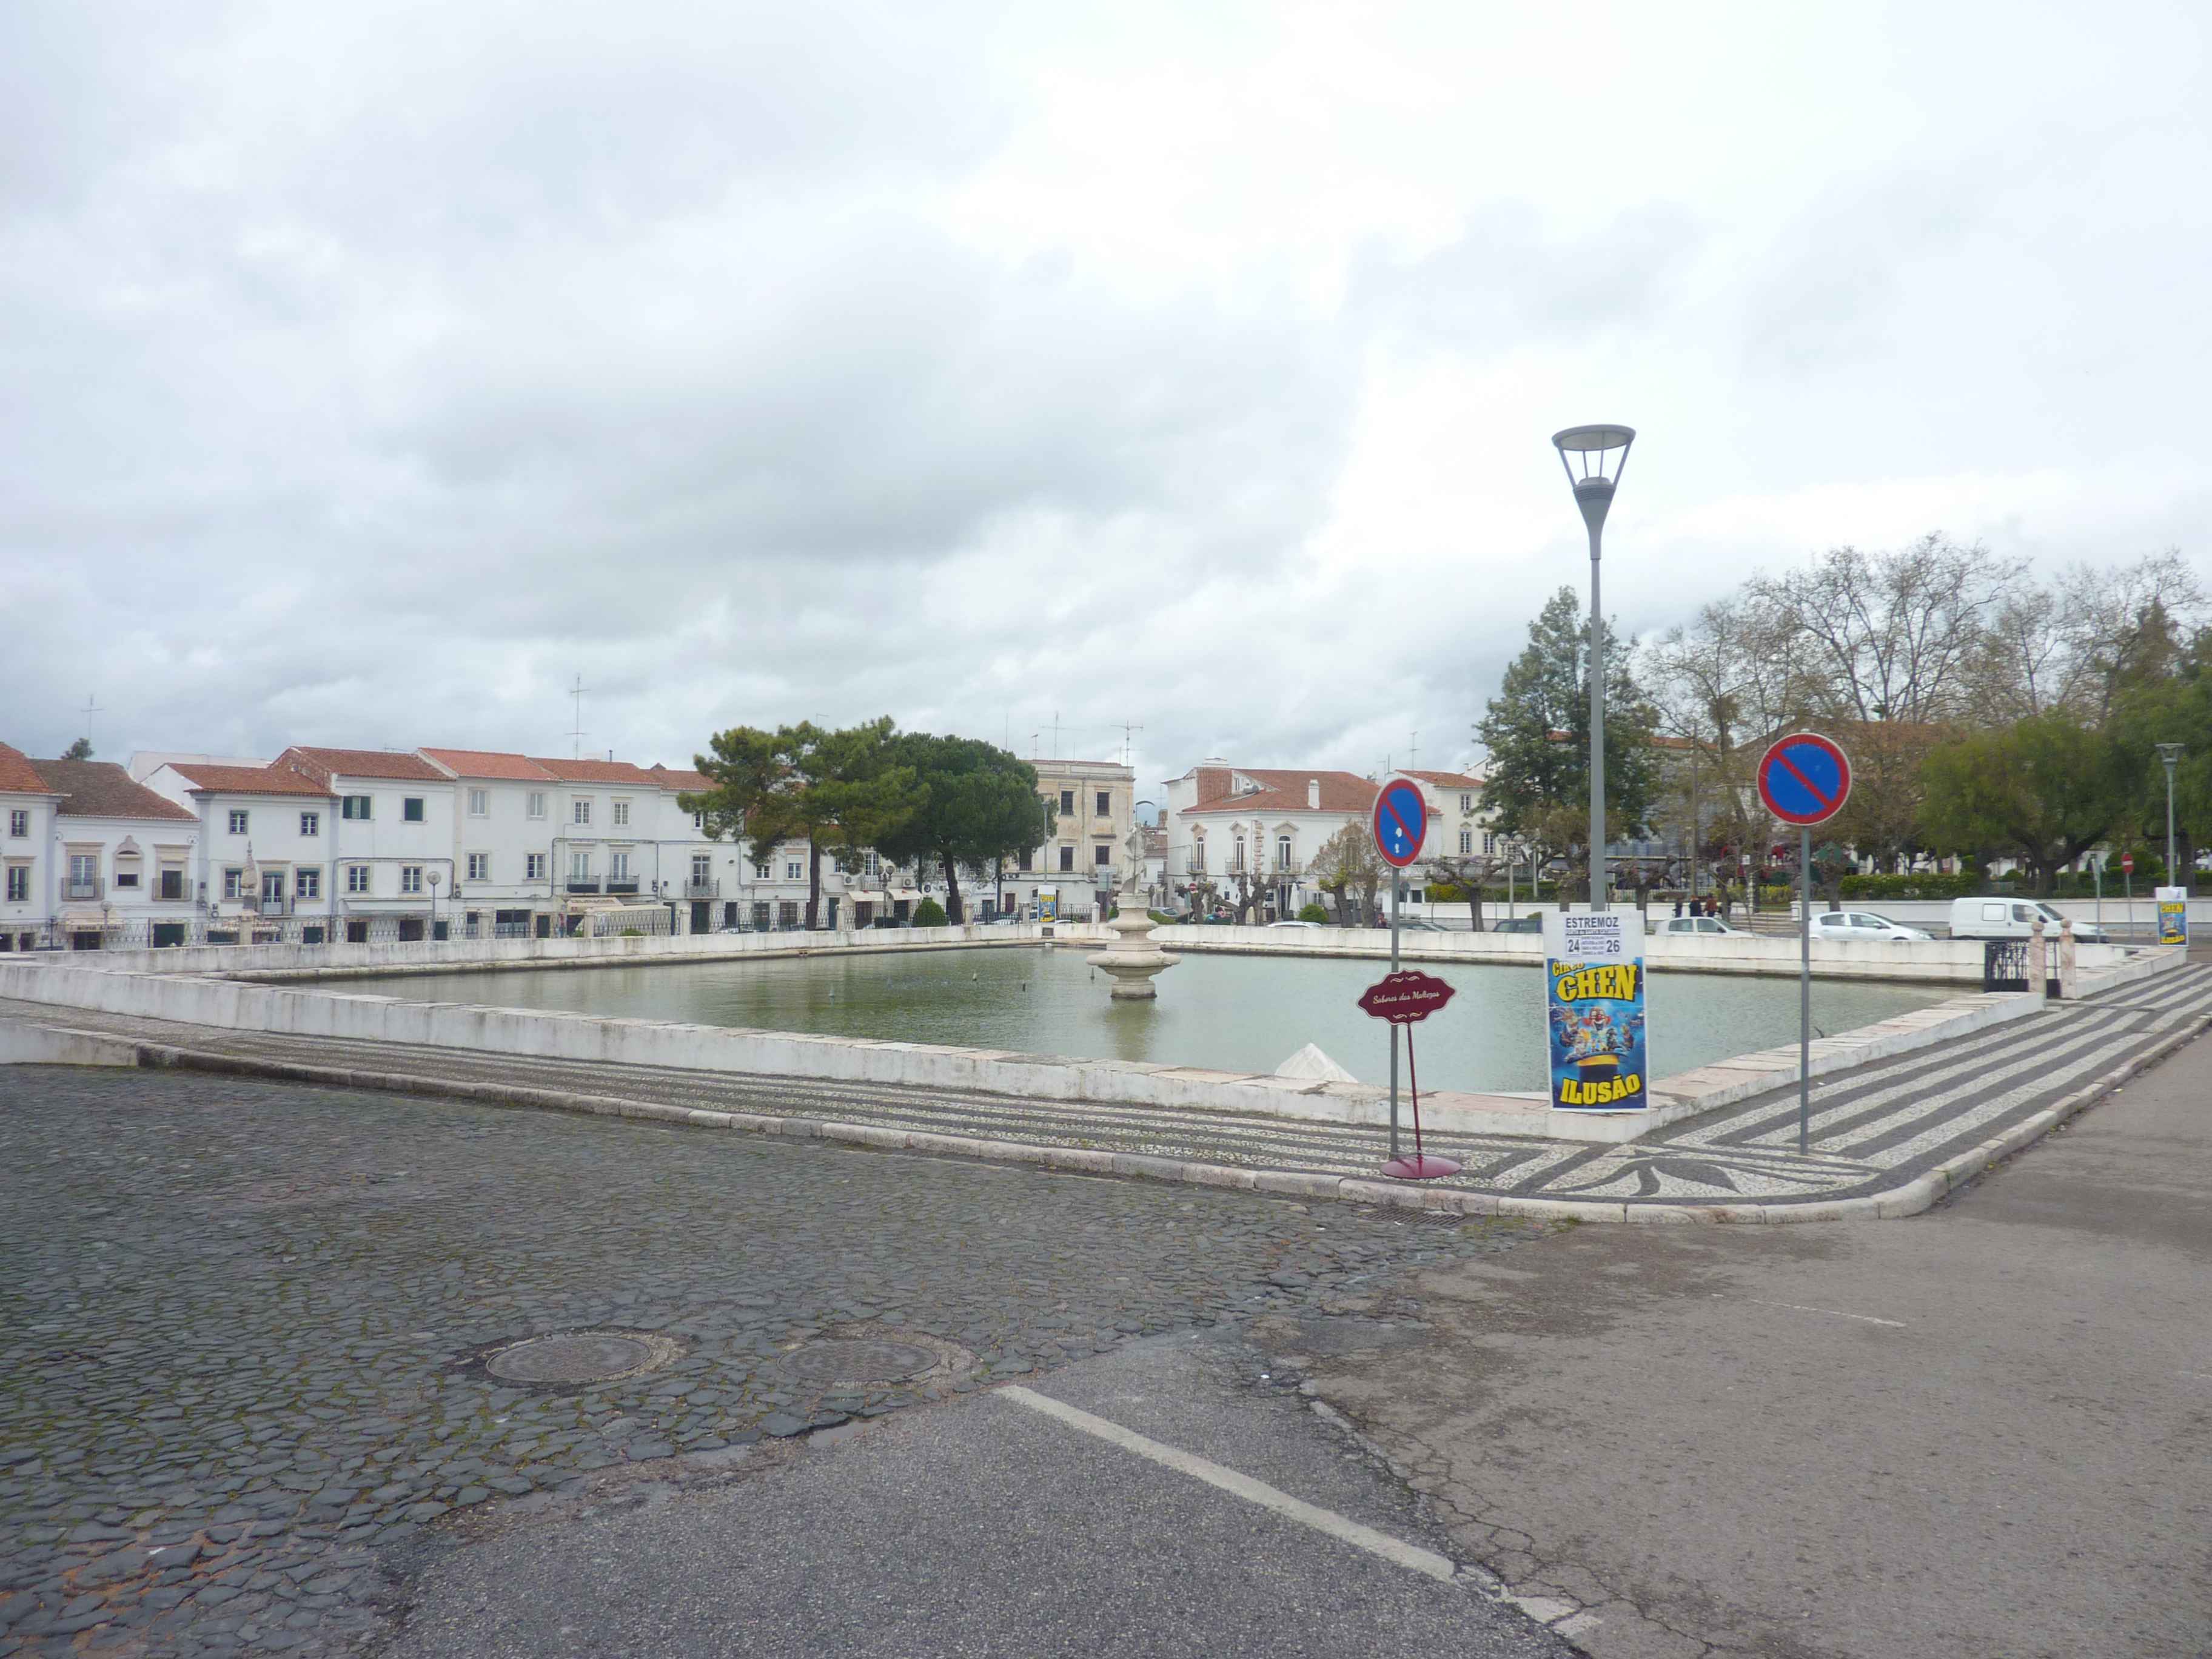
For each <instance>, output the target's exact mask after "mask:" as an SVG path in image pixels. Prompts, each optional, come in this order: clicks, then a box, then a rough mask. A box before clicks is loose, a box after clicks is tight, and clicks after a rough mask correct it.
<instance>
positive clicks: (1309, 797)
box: [1306, 778, 1321, 812]
mask: <svg viewBox="0 0 2212 1659" xmlns="http://www.w3.org/2000/svg"><path fill="white" fill-rule="evenodd" d="M1306 811H1309V812H1318V811H1321V780H1320V779H1319V778H1308V779H1307V780H1306Z"/></svg>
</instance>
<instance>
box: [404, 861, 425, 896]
mask: <svg viewBox="0 0 2212 1659" xmlns="http://www.w3.org/2000/svg"><path fill="white" fill-rule="evenodd" d="M399 890H400V891H401V892H403V893H419V892H421V891H422V866H421V865H419V864H403V865H401V866H399Z"/></svg>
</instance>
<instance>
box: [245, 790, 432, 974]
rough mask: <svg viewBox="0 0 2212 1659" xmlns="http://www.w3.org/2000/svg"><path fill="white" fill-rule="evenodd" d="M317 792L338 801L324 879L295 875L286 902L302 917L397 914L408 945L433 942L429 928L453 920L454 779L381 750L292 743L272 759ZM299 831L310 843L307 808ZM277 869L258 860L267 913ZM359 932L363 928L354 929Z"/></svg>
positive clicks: (326, 842)
mask: <svg viewBox="0 0 2212 1659" xmlns="http://www.w3.org/2000/svg"><path fill="white" fill-rule="evenodd" d="M269 769H270V771H272V772H290V773H292V774H294V775H297V776H299V777H301V778H304V779H306V780H307V781H308V782H310V783H312V784H313V785H315V786H317V787H319V789H321V791H322V792H323V793H325V795H327V796H329V797H330V798H331V799H332V800H333V801H334V802H335V803H336V810H335V811H332V812H331V813H330V815H329V817H328V818H327V820H326V821H325V823H324V824H323V825H322V826H321V835H320V836H319V839H320V841H321V842H322V844H323V850H322V853H321V857H322V859H323V860H324V861H325V873H324V874H320V875H317V876H313V877H308V876H307V872H304V871H302V872H294V874H293V877H292V884H291V890H290V893H289V897H290V898H291V900H292V902H293V904H294V906H295V909H296V910H297V912H298V913H299V914H301V915H308V914H313V913H314V912H315V911H318V910H319V911H322V912H324V913H325V914H327V913H329V911H330V910H331V906H332V902H333V901H335V902H336V904H337V907H338V908H342V909H343V913H344V915H346V916H347V917H348V918H349V919H350V918H360V919H362V920H363V921H369V920H373V919H374V918H375V917H377V916H395V917H397V918H398V921H399V925H398V933H399V937H400V938H401V939H421V938H424V937H426V936H427V933H426V928H425V924H426V923H428V924H435V922H436V921H440V920H441V919H449V918H450V915H451V908H452V900H453V889H454V887H455V885H456V883H455V880H454V871H455V870H456V869H457V868H458V867H459V866H457V864H456V862H455V860H454V857H453V780H452V779H451V778H449V777H447V775H446V774H445V773H444V772H442V771H441V770H440V769H438V768H436V767H435V766H433V765H431V764H430V763H429V762H428V761H426V760H424V759H423V758H422V757H421V756H420V755H413V754H400V753H396V752H393V751H391V750H379V749H320V748H308V747H297V746H295V747H294V748H290V749H287V750H285V751H284V752H283V754H281V755H279V756H277V757H276V759H275V760H274V761H272V762H270V767H269ZM300 833H301V837H302V839H311V838H313V837H311V836H309V826H308V823H307V817H306V816H305V814H304V812H303V814H302V816H301V823H300ZM281 873H282V872H272V869H271V866H270V860H269V859H268V857H267V856H266V855H264V857H263V858H262V860H261V888H260V892H259V897H260V899H261V902H262V909H261V914H262V915H264V916H267V915H285V914H288V913H287V912H285V911H283V910H276V909H274V908H272V901H274V900H276V899H281V898H283V897H285V896H287V895H286V894H285V893H284V892H283V891H282V890H281V889H282V888H283V882H282V880H281V879H280V878H279V877H280V875H281ZM350 931H361V930H357V929H356V930H350Z"/></svg>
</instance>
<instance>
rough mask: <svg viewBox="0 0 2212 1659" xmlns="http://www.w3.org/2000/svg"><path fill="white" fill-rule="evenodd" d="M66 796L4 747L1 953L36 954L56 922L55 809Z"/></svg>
mask: <svg viewBox="0 0 2212 1659" xmlns="http://www.w3.org/2000/svg"><path fill="white" fill-rule="evenodd" d="M60 800H61V795H60V792H58V790H56V789H55V788H54V787H53V786H52V784H50V783H48V782H47V781H46V779H45V778H44V777H42V776H40V774H39V772H38V771H37V769H35V768H33V766H32V765H31V763H30V761H29V760H28V758H27V757H25V755H24V754H23V753H22V751H21V750H17V749H11V748H9V746H8V745H7V744H4V743H0V951H27V950H31V949H33V948H34V947H35V946H36V945H38V943H39V941H40V935H41V933H43V932H44V930H45V928H46V924H47V923H48V922H49V921H51V920H52V917H53V859H52V841H53V825H54V808H55V807H56V806H57V805H59V803H60Z"/></svg>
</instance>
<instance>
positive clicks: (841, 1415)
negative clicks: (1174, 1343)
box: [0, 1066, 1543, 1655]
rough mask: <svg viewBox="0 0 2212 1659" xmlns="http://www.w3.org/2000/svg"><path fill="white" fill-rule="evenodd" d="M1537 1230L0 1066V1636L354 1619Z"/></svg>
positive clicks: (447, 1105)
mask: <svg viewBox="0 0 2212 1659" xmlns="http://www.w3.org/2000/svg"><path fill="white" fill-rule="evenodd" d="M1541 1231H1543V1227H1542V1226H1541V1224H1530V1223H1510V1222H1498V1221H1490V1222H1483V1221H1468V1220H1465V1219H1463V1218H1459V1217H1452V1218H1448V1219H1447V1218H1438V1217H1433V1216H1428V1215H1424V1214H1421V1213H1419V1212H1401V1211H1390V1212H1383V1211H1374V1210H1368V1209H1363V1208H1357V1207H1352V1206H1335V1205H1328V1206H1316V1208H1314V1209H1311V1210H1309V1209H1308V1208H1307V1207H1306V1206H1303V1205H1300V1204H1296V1203H1292V1202H1290V1201H1288V1200H1281V1199H1273V1198H1267V1197H1263V1196H1258V1195H1254V1194H1242V1193H1231V1192H1215V1191H1209V1190H1205V1189H1199V1188H1183V1187H1171V1186H1166V1185H1162V1184H1156V1183H1147V1182H1125V1181H1115V1180H1098V1179H1092V1178H1086V1177H1082V1176H1066V1175H1053V1174H1048V1173H1044V1172H1042V1171H1037V1170H1028V1169H1022V1168H1018V1167H1012V1166H1007V1165H1000V1164H987V1163H981V1162H974V1161H968V1160H959V1159H933V1158H918V1157H914V1156H906V1155H902V1156H882V1155H878V1154H874V1153H871V1152H863V1151H857V1150H854V1149H850V1148H844V1147H838V1146H829V1145H825V1144H823V1143H818V1142H805V1141H791V1140H786V1139H775V1138H769V1137H752V1136H744V1137H739V1136H731V1135H725V1134H712V1133H701V1132H698V1131H694V1130H688V1129H681V1128H672V1127H660V1126H657V1125H650V1124H641V1123H636V1122H629V1121H613V1120H601V1119H596V1118H589V1117H580V1116H573V1115H549V1114H545V1113H542V1112H524V1111H517V1110H513V1109H504V1108H501V1107H498V1106H494V1105H486V1104H480V1103H466V1102H456V1101H453V1100H424V1099H419V1098H416V1097H410V1096H407V1095H403V1094H396V1093H381V1092H364V1091H344V1090H337V1089H321V1088H314V1087H309V1086H303V1085H293V1084H285V1083H278V1082H271V1081H267V1080H264V1079H241V1078H237V1077H231V1076H223V1075H217V1074H210V1073H176V1072H144V1071H130V1070H120V1069H117V1070H104V1069H101V1070H94V1069H85V1070H79V1069H73V1068H58V1067H44V1066H11V1067H6V1068H0V1538H4V1539H5V1541H6V1543H5V1549H4V1552H0V1654H5V1655H15V1654H19V1653H21V1654H28V1653H40V1654H45V1653H49V1652H51V1653H63V1652H68V1653H80V1654H161V1655H167V1654H179V1655H185V1654H199V1653H240V1652H250V1653H257V1654H259V1653H317V1652H331V1651H337V1650H354V1649H356V1648H359V1647H363V1646H373V1645H374V1644H377V1643H378V1642H379V1641H380V1638H382V1637H383V1636H385V1635H386V1634H388V1633H389V1632H391V1631H392V1628H393V1627H394V1620H396V1619H397V1618H398V1617H399V1616H400V1615H401V1614H402V1613H404V1602H405V1597H406V1583H407V1577H408V1573H409V1571H410V1560H415V1559H421V1558H422V1553H424V1552H426V1551H428V1550H429V1549H430V1548H431V1547H432V1546H433V1545H434V1544H435V1543H436V1542H437V1541H441V1540H442V1539H445V1538H447V1536H448V1535H449V1534H452V1533H453V1530H454V1529H455V1528H466V1527H467V1526H469V1525H471V1524H473V1523H474V1522H475V1519H476V1517H477V1516H482V1515H489V1514H493V1513H501V1514H507V1515H515V1514H518V1513H525V1512H528V1511H529V1510H531V1509H532V1506H540V1507H543V1508H544V1509H545V1510H546V1512H547V1513H548V1514H551V1513H554V1512H556V1511H559V1510H563V1509H568V1510H573V1509H574V1506H575V1505H576V1504H579V1503H584V1502H589V1503H596V1504H602V1505H617V1506H618V1505H620V1504H623V1502H625V1501H630V1500H626V1499H625V1498H624V1496H623V1494H624V1493H625V1492H632V1491H635V1492H640V1493H642V1492H645V1491H647V1489H656V1488H657V1489H658V1490H659V1491H661V1492H665V1491H666V1490H667V1488H668V1487H669V1486H671V1484H673V1485H674V1486H677V1487H678V1488H679V1489H683V1488H686V1487H689V1486H693V1485H696V1484H702V1483H703V1484H712V1483H714V1482H715V1481H717V1480H735V1479H738V1478H739V1476H738V1472H737V1471H736V1470H735V1468H733V1465H734V1464H735V1463H736V1462H737V1461H738V1460H739V1459H740V1458H744V1459H746V1460H747V1467H748V1469H751V1468H757V1467H759V1461H760V1458H761V1457H762V1456H763V1455H769V1454H770V1453H771V1451H772V1449H774V1448H776V1447H779V1446H787V1445H789V1444H791V1443H793V1442H794V1440H795V1437H799V1436H801V1435H804V1434H806V1433H808V1432H809V1431H813V1430H817V1429H830V1430H835V1429H836V1427H837V1426H838V1425H842V1424H843V1423H845V1422H846V1421H848V1419H851V1418H854V1417H867V1416H872V1415H877V1414H880V1413H884V1412H888V1411H893V1410H896V1409H898V1408H900V1407H905V1406H908V1405H913V1404H917V1403H920V1402H922V1401H927V1400H930V1399H933V1398H938V1397H942V1396H944V1395H948V1394H953V1393H960V1392H964V1391H967V1390H969V1389H975V1388H977V1387H979V1386H984V1385H986V1384H987V1383H991V1382H994V1381H997V1380H1002V1379H1004V1378H1006V1377H1010V1376H1025V1375H1029V1374H1031V1373H1033V1372H1042V1371H1048V1370H1052V1369H1054V1367H1056V1366H1058V1365H1060V1364H1063V1363H1065V1362H1066V1361H1068V1360H1071V1359H1073V1358H1080V1357H1082V1356H1086V1355H1090V1354H1093V1353H1098V1352H1106V1351H1108V1350H1109V1349H1112V1348H1114V1347H1115V1345H1117V1344H1120V1343H1121V1342H1123V1341H1124V1340H1127V1339H1128V1338H1130V1337H1132V1336H1134V1335H1136V1334H1152V1333H1159V1332H1165V1331H1170V1330H1178V1329H1182V1328H1194V1327H1199V1326H1206V1325H1212V1324H1214V1323H1217V1322H1237V1321H1241V1320H1243V1319H1245V1318H1248V1317H1251V1316H1259V1315H1263V1314H1267V1313H1271V1312H1272V1313H1283V1312H1286V1311H1288V1312H1292V1313H1295V1312H1296V1311H1297V1310H1320V1311H1322V1312H1328V1313H1337V1312H1342V1311H1343V1310H1346V1308H1348V1307H1355V1306H1357V1307H1360V1308H1364V1309H1367V1310H1370V1313H1371V1312H1372V1310H1373V1309H1374V1308H1375V1307H1376V1305H1377V1304H1376V1303H1375V1302H1374V1301H1373V1299H1372V1298H1374V1297H1376V1295H1377V1294H1378V1293H1383V1294H1385V1296H1386V1299H1385V1300H1384V1301H1383V1303H1382V1304H1380V1305H1381V1306H1382V1307H1383V1309H1384V1310H1388V1311H1390V1312H1393V1313H1395V1316H1398V1317H1401V1318H1402V1317H1407V1316H1415V1314H1416V1312H1417V1310H1416V1308H1415V1306H1414V1304H1402V1305H1401V1304H1393V1303H1391V1302H1389V1300H1388V1299H1387V1288H1386V1287H1387V1286H1389V1285H1392V1284H1395V1282H1396V1275H1397V1272H1398V1270H1400V1269H1402V1268H1409V1267H1423V1266H1427V1267H1437V1266H1443V1265H1448V1264H1449V1263H1452V1262H1455V1261H1465V1260H1468V1259H1469V1258H1472V1257H1474V1256H1478V1255H1486V1254H1488V1253H1492V1252H1496V1251H1498V1250H1502V1249H1510V1248H1511V1247H1512V1246H1514V1245H1515V1244H1516V1243H1521V1242H1522V1241H1523V1240H1526V1239H1528V1238H1531V1237H1536V1236H1538V1235H1539V1234H1540V1233H1541ZM579 1330H599V1331H607V1332H614V1333H629V1334H632V1335H633V1336H634V1338H635V1339H636V1340H637V1346H636V1348H635V1349H633V1350H632V1352H645V1351H646V1350H647V1343H648V1342H650V1343H651V1344H652V1345H655V1346H657V1348H658V1351H659V1356H660V1357H661V1358H662V1359H663V1361H664V1363H661V1364H659V1365H658V1366H657V1368H655V1369H651V1370H643V1371H641V1372H639V1373H637V1374H634V1375H630V1376H623V1377H620V1378H617V1379H615V1380H612V1381H605V1382H596V1383H567V1384H556V1385H550V1386H535V1387H523V1386H513V1385H511V1384H509V1383H506V1382H503V1381H502V1379H501V1376H496V1375H494V1374H492V1373H491V1372H490V1371H489V1370H488V1369H487V1361H488V1358H489V1356H490V1355H492V1354H494V1353H495V1352H498V1351H500V1350H501V1348H502V1347H503V1346H506V1345H508V1344H511V1343H513V1341H515V1340H517V1339H520V1338H524V1337H528V1336H532V1335H535V1334H544V1333H553V1332H568V1331H579ZM863 1338H865V1339H875V1340H907V1341H908V1342H911V1343H912V1344H914V1345H915V1346H918V1347H920V1348H921V1349H922V1350H923V1352H921V1355H920V1356H919V1359H920V1361H921V1362H925V1363H923V1364H921V1365H920V1366H919V1367H918V1368H915V1369H908V1370H907V1372H906V1377H907V1379H908V1380H893V1381H881V1380H873V1379H875V1378H878V1377H880V1376H882V1375H883V1374H884V1372H883V1371H882V1370H869V1367H870V1364H872V1363H873V1361H872V1356H873V1355H876V1354H878V1353H879V1352H880V1351H874V1350H865V1349H844V1350H840V1349H836V1348H834V1347H829V1346H826V1345H828V1344H830V1343H833V1342H836V1341H838V1340H846V1339H863ZM856 1355H857V1356H859V1357H858V1358H854V1356H856ZM817 1361H823V1362H824V1363H818V1364H817ZM901 1363H902V1364H905V1365H907V1366H908V1367H910V1368H912V1367H915V1366H916V1361H915V1356H912V1355H909V1356H908V1358H907V1359H905V1360H904V1361H902V1362H901ZM892 1369H894V1370H895V1369H896V1367H893V1368H892ZM862 1371H866V1372H867V1374H866V1375H860V1374H857V1373H859V1372H862ZM756 1442H761V1444H759V1445H756V1446H754V1447H753V1450H752V1452H751V1453H750V1454H747V1453H743V1452H740V1451H738V1450H737V1449H738V1448H741V1447H746V1446H748V1445H752V1443H756ZM635 1501H643V1498H641V1497H640V1498H637V1499H635ZM499 1505H504V1506H506V1507H505V1508H504V1509H503V1510H494V1509H484V1508H480V1507H479V1506H499Z"/></svg>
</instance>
